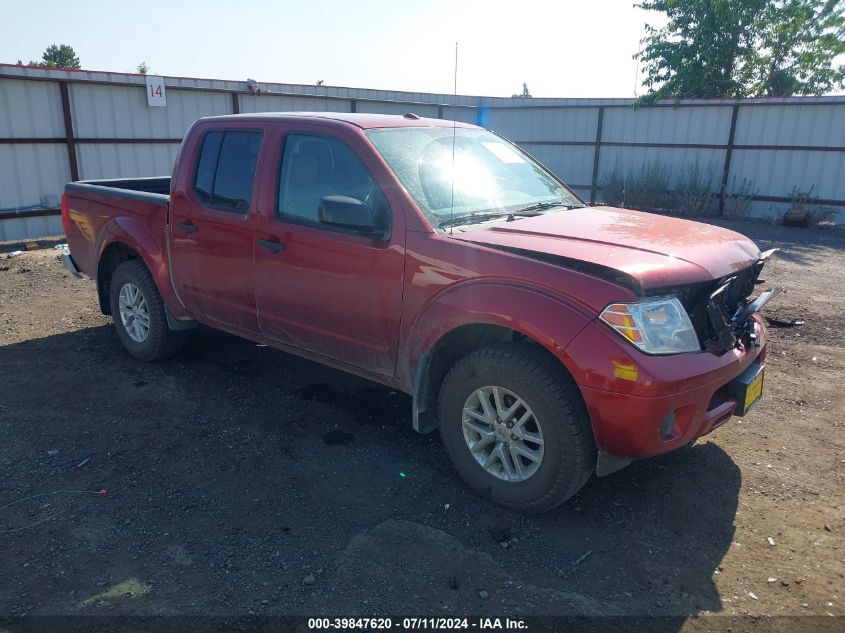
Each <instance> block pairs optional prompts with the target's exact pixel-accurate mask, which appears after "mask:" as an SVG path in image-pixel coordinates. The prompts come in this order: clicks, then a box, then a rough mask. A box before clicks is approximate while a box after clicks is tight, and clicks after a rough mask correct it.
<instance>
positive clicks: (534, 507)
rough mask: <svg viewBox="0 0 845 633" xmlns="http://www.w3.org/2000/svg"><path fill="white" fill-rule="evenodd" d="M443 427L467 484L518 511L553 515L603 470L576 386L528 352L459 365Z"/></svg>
mask: <svg viewBox="0 0 845 633" xmlns="http://www.w3.org/2000/svg"><path fill="white" fill-rule="evenodd" d="M484 400H486V401H487V404H486V405H485V404H484ZM439 419H440V435H441V438H442V439H443V444H444V446H445V448H446V452H447V453H448V454H449V457H450V458H451V460H452V463H453V465H454V466H455V468H456V469H457V470H458V472H459V473H460V475H461V477H463V479H464V480H465V481H466V482H467V484H468V485H469V486H470V487H471V488H472V489H473V490H475V491H476V492H477V493H479V494H480V495H482V496H484V497H487V498H488V499H491V500H492V501H495V502H496V503H499V504H501V505H503V506H506V507H508V508H510V509H512V510H516V511H519V512H526V513H540V512H546V511H548V510H551V509H552V508H554V507H556V506H558V505H560V504H561V503H563V502H564V501H566V500H567V499H569V498H570V497H572V496H573V495H574V494H575V493H576V492H578V491H579V490H580V489H581V488H582V487H583V486H584V484H585V483H586V482H587V480H588V479H589V478H590V476H591V475H592V473H593V470H594V468H595V464H596V448H595V441H594V439H593V434H592V429H591V427H590V421H589V416H588V414H587V410H586V407H585V406H584V402H583V400H582V398H581V394H580V393H579V392H578V389H577V387H576V386H575V383H574V381H573V380H572V378H571V377H570V376H569V374H567V373H566V371H565V370H564V369H563V368H562V367H560V366H558V365H557V364H556V363H555V362H554V361H553V360H551V359H549V358H547V357H546V356H545V355H544V354H542V353H541V352H538V351H537V350H534V349H532V348H529V347H527V346H524V345H518V344H503V345H494V346H490V347H486V348H483V349H480V350H477V351H475V352H472V353H471V354H469V355H467V356H465V357H464V358H463V359H462V360H460V361H458V362H457V363H456V364H455V366H454V367H453V368H452V369H451V371H450V372H449V373H448V375H447V376H446V378H445V380H444V381H443V385H442V386H441V389H440V399H439ZM487 429H491V430H492V434H490V433H488V432H487ZM471 446H472V449H471ZM494 453H495V455H494ZM491 456H492V457H491ZM517 462H520V463H519V464H518V463H517ZM507 464H509V465H507Z"/></svg>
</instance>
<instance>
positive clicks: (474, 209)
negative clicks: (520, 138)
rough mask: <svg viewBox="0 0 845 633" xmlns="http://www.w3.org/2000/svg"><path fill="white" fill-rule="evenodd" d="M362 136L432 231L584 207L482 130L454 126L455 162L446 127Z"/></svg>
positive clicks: (514, 150)
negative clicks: (459, 222)
mask: <svg viewBox="0 0 845 633" xmlns="http://www.w3.org/2000/svg"><path fill="white" fill-rule="evenodd" d="M365 133H366V135H367V137H368V138H369V139H370V141H371V142H372V143H373V145H375V147H376V149H377V150H378V152H379V153H380V154H381V155H382V157H383V158H384V160H385V161H386V162H387V164H388V165H389V166H390V168H391V169H392V170H393V172H394V173H395V174H396V176H397V178H399V181H400V182H401V183H402V185H403V186H404V187H405V189H406V190H407V191H408V193H409V194H410V195H411V197H412V198H413V199H414V201H415V202H416V203H417V205H418V206H419V208H420V209H421V210H422V212H423V213H424V214H425V215H426V217H427V218H428V220H429V221H430V222H431V223H432V225H433V226H434V227H435V228H438V227H440V226H441V224H442V223H444V222H445V223H447V224H449V223H455V218H460V217H464V216H470V215H473V216H476V215H477V216H478V217H479V218H481V217H484V218H488V217H490V216H491V215H494V214H496V213H501V214H502V215H504V214H507V213H509V212H515V211H519V210H521V209H525V208H527V207H531V208H532V209H536V210H537V212H538V213H539V212H542V210H550V209H553V208H555V207H557V206H563V207H582V206H584V204H583V203H582V202H581V201H580V200H579V199H578V198H577V197H575V196H574V195H573V194H572V193H570V192H569V191H568V190H567V189H566V187H564V186H563V185H561V184H560V183H559V182H558V181H557V180H555V178H554V177H553V176H552V175H551V174H549V173H548V172H547V171H546V170H545V169H543V167H542V166H540V165H539V164H538V163H537V162H535V161H534V160H532V159H531V157H530V156H528V155H527V154H525V153H523V152H522V151H521V150H520V149H519V148H518V147H516V146H515V145H512V144H511V143H508V142H507V141H505V140H504V139H502V138H500V137H498V136H496V135H495V134H491V133H490V132H487V131H485V130H480V129H468V128H456V129H455V130H454V134H455V138H454V159H453V149H452V134H453V130H452V128H450V127H407V128H379V129H372V130H368V131H367V132H365ZM453 181H454V188H453ZM544 203H547V204H544Z"/></svg>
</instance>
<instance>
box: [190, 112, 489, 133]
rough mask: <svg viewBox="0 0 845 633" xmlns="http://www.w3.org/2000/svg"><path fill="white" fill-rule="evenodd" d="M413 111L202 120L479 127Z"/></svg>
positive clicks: (232, 116)
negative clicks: (302, 121)
mask: <svg viewBox="0 0 845 633" xmlns="http://www.w3.org/2000/svg"><path fill="white" fill-rule="evenodd" d="M411 114H412V113H409V114H405V115H401V114H370V113H365V112H255V113H249V114H227V115H223V116H212V117H203V118H202V119H200V120H201V121H208V120H212V121H215V122H221V123H222V122H226V121H287V120H301V119H327V120H329V121H338V122H341V123H348V124H350V125H354V126H356V127H359V128H361V129H363V130H368V129H371V128H384V127H452V126H453V125H455V126H457V127H463V128H474V127H477V126H475V125H472V124H470V123H464V122H462V121H454V122H453V121H450V120H447V119H430V118H426V117H420V116H417V115H413V116H410V115H411Z"/></svg>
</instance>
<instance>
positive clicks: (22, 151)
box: [0, 143, 70, 213]
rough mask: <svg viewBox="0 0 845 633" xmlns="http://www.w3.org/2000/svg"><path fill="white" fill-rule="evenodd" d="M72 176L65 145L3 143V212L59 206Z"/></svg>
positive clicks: (0, 208)
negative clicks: (66, 184)
mask: <svg viewBox="0 0 845 633" xmlns="http://www.w3.org/2000/svg"><path fill="white" fill-rule="evenodd" d="M69 180H70V167H69V166H68V162H67V149H66V148H65V146H64V145H58V144H52V143H50V144H47V143H36V144H29V145H22V144H20V145H18V144H15V145H2V144H0V213H2V212H3V211H8V210H13V209H22V208H27V207H42V208H43V207H54V206H57V205H58V204H59V199H60V197H61V194H62V191H63V190H64V187H65V183H66V182H68V181H69Z"/></svg>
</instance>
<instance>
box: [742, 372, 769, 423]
mask: <svg viewBox="0 0 845 633" xmlns="http://www.w3.org/2000/svg"><path fill="white" fill-rule="evenodd" d="M764 373H765V372H762V371H761V372H760V373H759V374H757V377H756V378H755V379H754V380H753V381H751V384H750V385H748V391H746V393H745V411H743V413H748V410H749V409H751V407H752V406H753V405H754V403H755V402H757V401H758V400H759V399H760V396H762V395H763V374H764Z"/></svg>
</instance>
